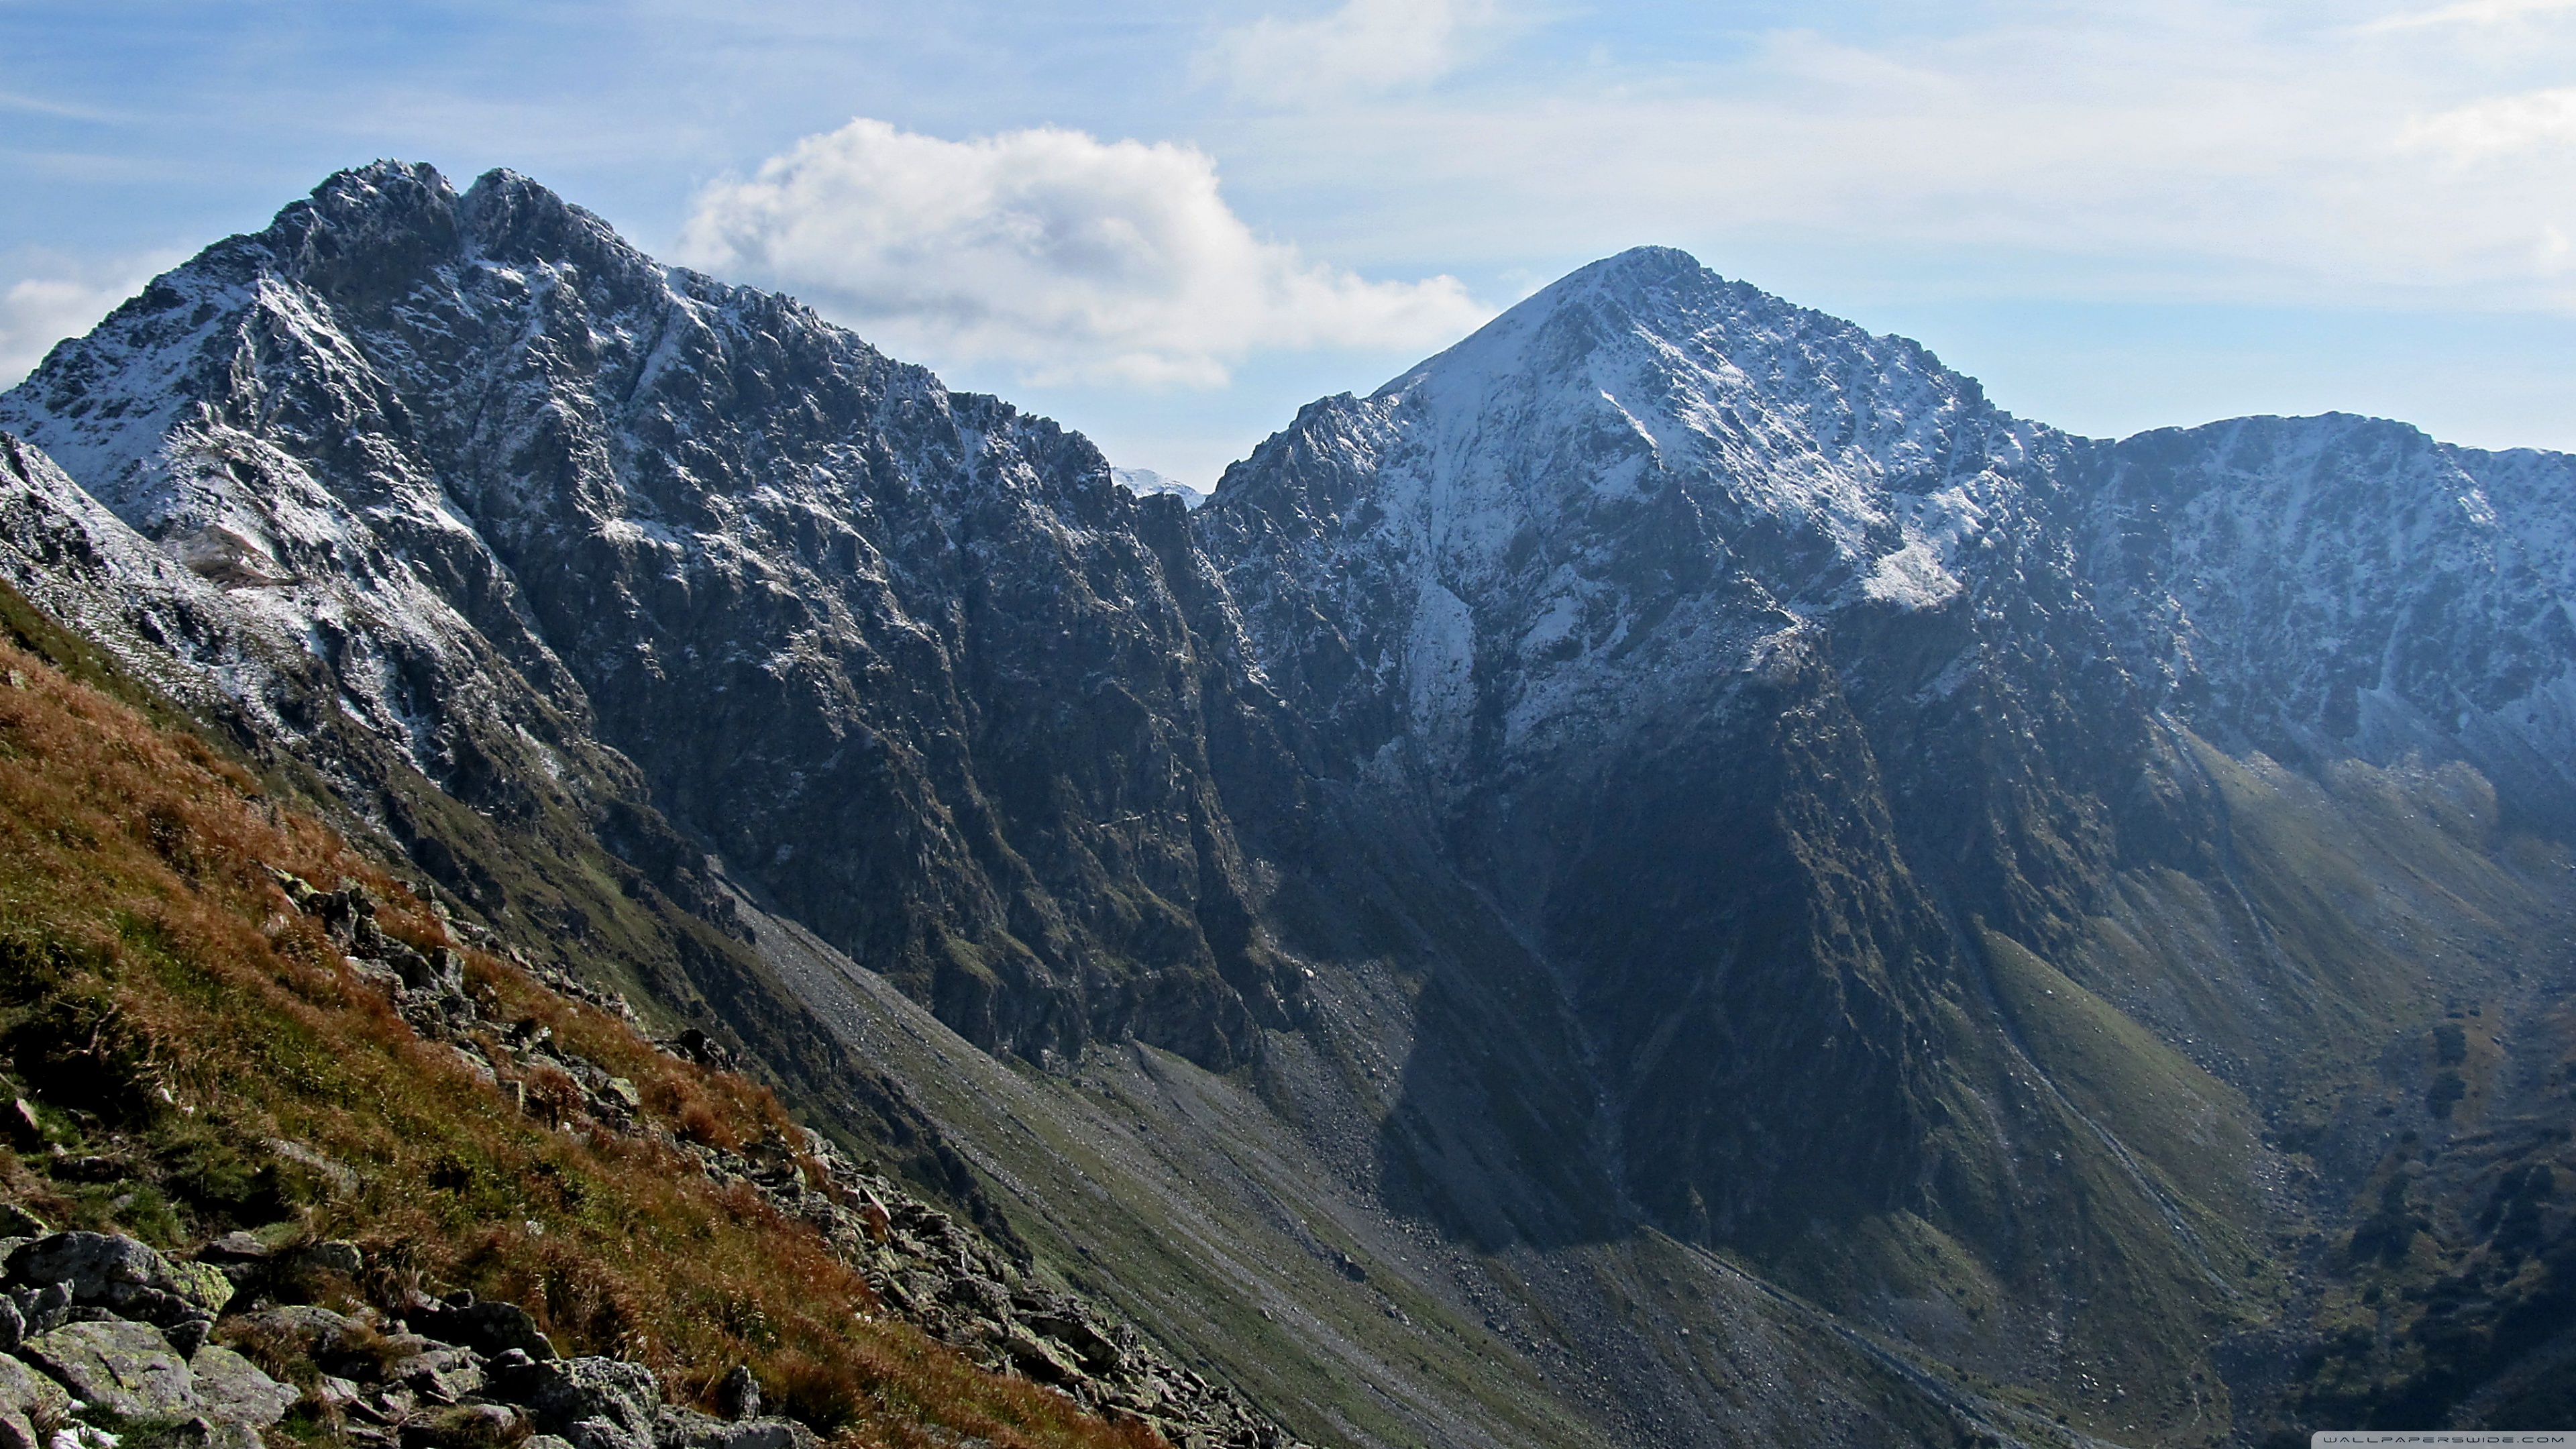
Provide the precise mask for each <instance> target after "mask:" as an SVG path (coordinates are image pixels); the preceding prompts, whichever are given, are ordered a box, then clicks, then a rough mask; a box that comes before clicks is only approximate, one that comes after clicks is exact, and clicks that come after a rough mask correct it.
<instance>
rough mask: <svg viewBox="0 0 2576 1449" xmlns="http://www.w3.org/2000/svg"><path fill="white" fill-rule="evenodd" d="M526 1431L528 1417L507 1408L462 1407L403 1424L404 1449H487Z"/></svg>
mask: <svg viewBox="0 0 2576 1449" xmlns="http://www.w3.org/2000/svg"><path fill="white" fill-rule="evenodd" d="M526 1431H527V1424H526V1420H525V1416H524V1415H522V1414H521V1413H520V1412H519V1411H518V1410H517V1409H515V1408H513V1407H511V1406H510V1405H507V1404H461V1405H458V1406H457V1407H455V1408H452V1409H445V1410H442V1411H440V1412H438V1413H435V1414H423V1415H419V1416H416V1417H414V1418H411V1419H407V1420H405V1421H404V1422H403V1425H402V1431H401V1440H402V1446H403V1449H487V1446H491V1445H496V1444H507V1443H509V1442H510V1441H511V1440H512V1439H514V1438H517V1437H518V1436H520V1435H522V1434H524V1433H525V1432H526Z"/></svg>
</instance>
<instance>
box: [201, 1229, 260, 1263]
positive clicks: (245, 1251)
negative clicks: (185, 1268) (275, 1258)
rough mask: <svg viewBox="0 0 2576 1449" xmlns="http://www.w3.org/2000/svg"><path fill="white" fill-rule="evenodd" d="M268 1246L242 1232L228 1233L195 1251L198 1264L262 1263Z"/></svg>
mask: <svg viewBox="0 0 2576 1449" xmlns="http://www.w3.org/2000/svg"><path fill="white" fill-rule="evenodd" d="M268 1258H269V1246H268V1244H266V1243H263V1242H261V1241H260V1240H259V1239H257V1238H255V1237H253V1236H251V1235H250V1234H248V1233H244V1232H230V1233H226V1234H224V1235H223V1236H222V1237H220V1238H217V1239H215V1240H214V1241H212V1242H210V1243H208V1244H206V1245H205V1246H204V1247H202V1248H199V1249H198V1250H197V1261H198V1262H200V1263H218V1264H221V1263H264V1262H267V1261H268Z"/></svg>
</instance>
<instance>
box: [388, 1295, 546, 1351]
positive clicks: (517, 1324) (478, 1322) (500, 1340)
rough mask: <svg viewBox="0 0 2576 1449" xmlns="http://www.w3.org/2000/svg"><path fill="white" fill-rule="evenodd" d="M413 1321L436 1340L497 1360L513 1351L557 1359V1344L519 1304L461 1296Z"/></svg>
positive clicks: (419, 1312) (422, 1312)
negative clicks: (538, 1327) (483, 1300)
mask: <svg viewBox="0 0 2576 1449" xmlns="http://www.w3.org/2000/svg"><path fill="white" fill-rule="evenodd" d="M410 1321H411V1322H412V1324H414V1325H415V1326H416V1327H418V1328H419V1329H420V1331H421V1332H423V1333H426V1334H428V1335H430V1336H431V1337H433V1338H437V1339H442V1340H444V1341H446V1342H448V1343H461V1344H464V1345H465V1346H466V1347H467V1348H470V1349H474V1350H475V1351H477V1352H479V1353H485V1354H490V1355H492V1356H494V1357H498V1356H500V1355H501V1354H505V1353H508V1352H509V1351H510V1350H512V1349H514V1348H515V1349H518V1350H520V1351H521V1352H523V1353H525V1354H527V1356H528V1357H530V1358H532V1359H536V1360H538V1361H540V1362H543V1361H545V1360H547V1359H551V1358H553V1357H555V1346H554V1343H553V1342H552V1341H551V1340H549V1339H548V1338H547V1337H546V1336H545V1335H544V1334H542V1333H540V1332H538V1331H537V1320H536V1319H534V1318H531V1317H529V1316H528V1310H526V1309H524V1308H521V1307H520V1306H519V1305H517V1304H516V1303H498V1302H491V1301H485V1302H476V1301H475V1298H474V1295H473V1294H471V1293H459V1294H455V1295H454V1296H453V1297H451V1298H449V1299H447V1300H445V1301H442V1302H438V1303H434V1304H431V1305H430V1306H428V1307H426V1308H422V1309H418V1310H415V1311H413V1312H412V1313H411V1315H410Z"/></svg>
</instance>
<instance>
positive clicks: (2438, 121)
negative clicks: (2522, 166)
mask: <svg viewBox="0 0 2576 1449" xmlns="http://www.w3.org/2000/svg"><path fill="white" fill-rule="evenodd" d="M2403 139H2404V140H2405V141H2406V142H2407V143H2408V144H2410V145H2417V146H2431V147H2436V148H2439V149H2441V150H2444V151H2448V152H2450V153H2451V154H2452V155H2453V156H2454V157H2456V158H2458V159H2460V160H2462V161H2481V160H2485V159H2487V158H2489V157H2494V156H2504V155H2510V154H2512V153H2513V152H2517V151H2527V150H2530V149H2531V148H2533V147H2535V146H2571V145H2576V86H2571V87H2567V88H2564V89H2560V90H2552V91H2534V92H2532V93H2530V94H2528V95H2519V96H2498V97H2495V98H2494V99H2492V100H2484V101H2477V102H2474V103H2472V104H2470V105H2465V106H2460V107H2457V108H2455V109H2452V110H2448V111H2443V112H2441V113H2439V114H2437V115H2431V116H2423V117H2419V118H2417V119H2415V120H2413V121H2409V122H2408V123H2407V125H2406V130H2405V133H2404V137H2403Z"/></svg>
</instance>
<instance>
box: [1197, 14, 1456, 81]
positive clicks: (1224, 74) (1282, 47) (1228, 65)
mask: <svg viewBox="0 0 2576 1449" xmlns="http://www.w3.org/2000/svg"><path fill="white" fill-rule="evenodd" d="M1502 19H1503V16H1502V11H1501V9H1500V7H1499V6H1497V5H1496V4H1495V3H1494V0H1347V3H1345V4H1344V5H1343V6H1342V8H1340V9H1339V10H1335V11H1333V12H1332V13H1330V14H1328V15H1320V16H1316V17H1314V18H1313V19H1308V20H1281V19H1279V18H1277V17H1275V16H1268V15H1265V16H1263V17H1262V18H1261V19H1259V20H1255V21H1253V22H1252V23H1251V24H1249V25H1240V26H1236V27H1234V28H1232V29H1230V30H1227V31H1224V32H1223V33H1221V34H1220V35H1218V36H1217V38H1216V39H1215V41H1214V42H1213V43H1211V44H1210V45H1209V46H1208V47H1207V48H1206V49H1204V50H1202V51H1201V52H1200V53H1199V55H1198V57H1197V59H1196V63H1195V66H1194V70H1195V72H1196V73H1197V74H1198V76H1199V77H1200V78H1201V79H1202V80H1209V79H1215V80H1221V81H1223V82H1224V83H1225V84H1226V85H1228V86H1229V87H1230V88H1231V89H1232V90H1233V91H1234V92H1235V94H1237V95H1240V96H1244V97H1247V98H1250V99H1255V100H1262V101H1271V102H1280V103H1290V104H1293V103H1298V102H1306V101H1329V100H1332V99H1335V98H1337V97H1342V96H1348V95H1353V94H1372V93H1378V92H1384V91H1391V90H1398V89H1402V88H1405V87H1409V86H1417V85H1422V84H1425V83H1428V82H1431V81H1436V80H1438V79H1440V78H1441V77H1442V76H1445V75H1447V74H1449V73H1450V72H1451V71H1452V70H1455V69H1456V68H1457V67H1458V66H1459V65H1460V64H1461V63H1463V62H1464V61H1465V60H1466V59H1467V58H1468V57H1469V56H1470V55H1471V54H1472V53H1473V51H1474V50H1475V48H1476V46H1477V44H1478V43H1479V42H1480V41H1481V40H1483V39H1484V38H1485V37H1487V36H1488V35H1489V34H1490V33H1492V32H1493V31H1494V30H1495V29H1496V28H1498V26H1499V25H1500V23H1501V21H1502Z"/></svg>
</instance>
